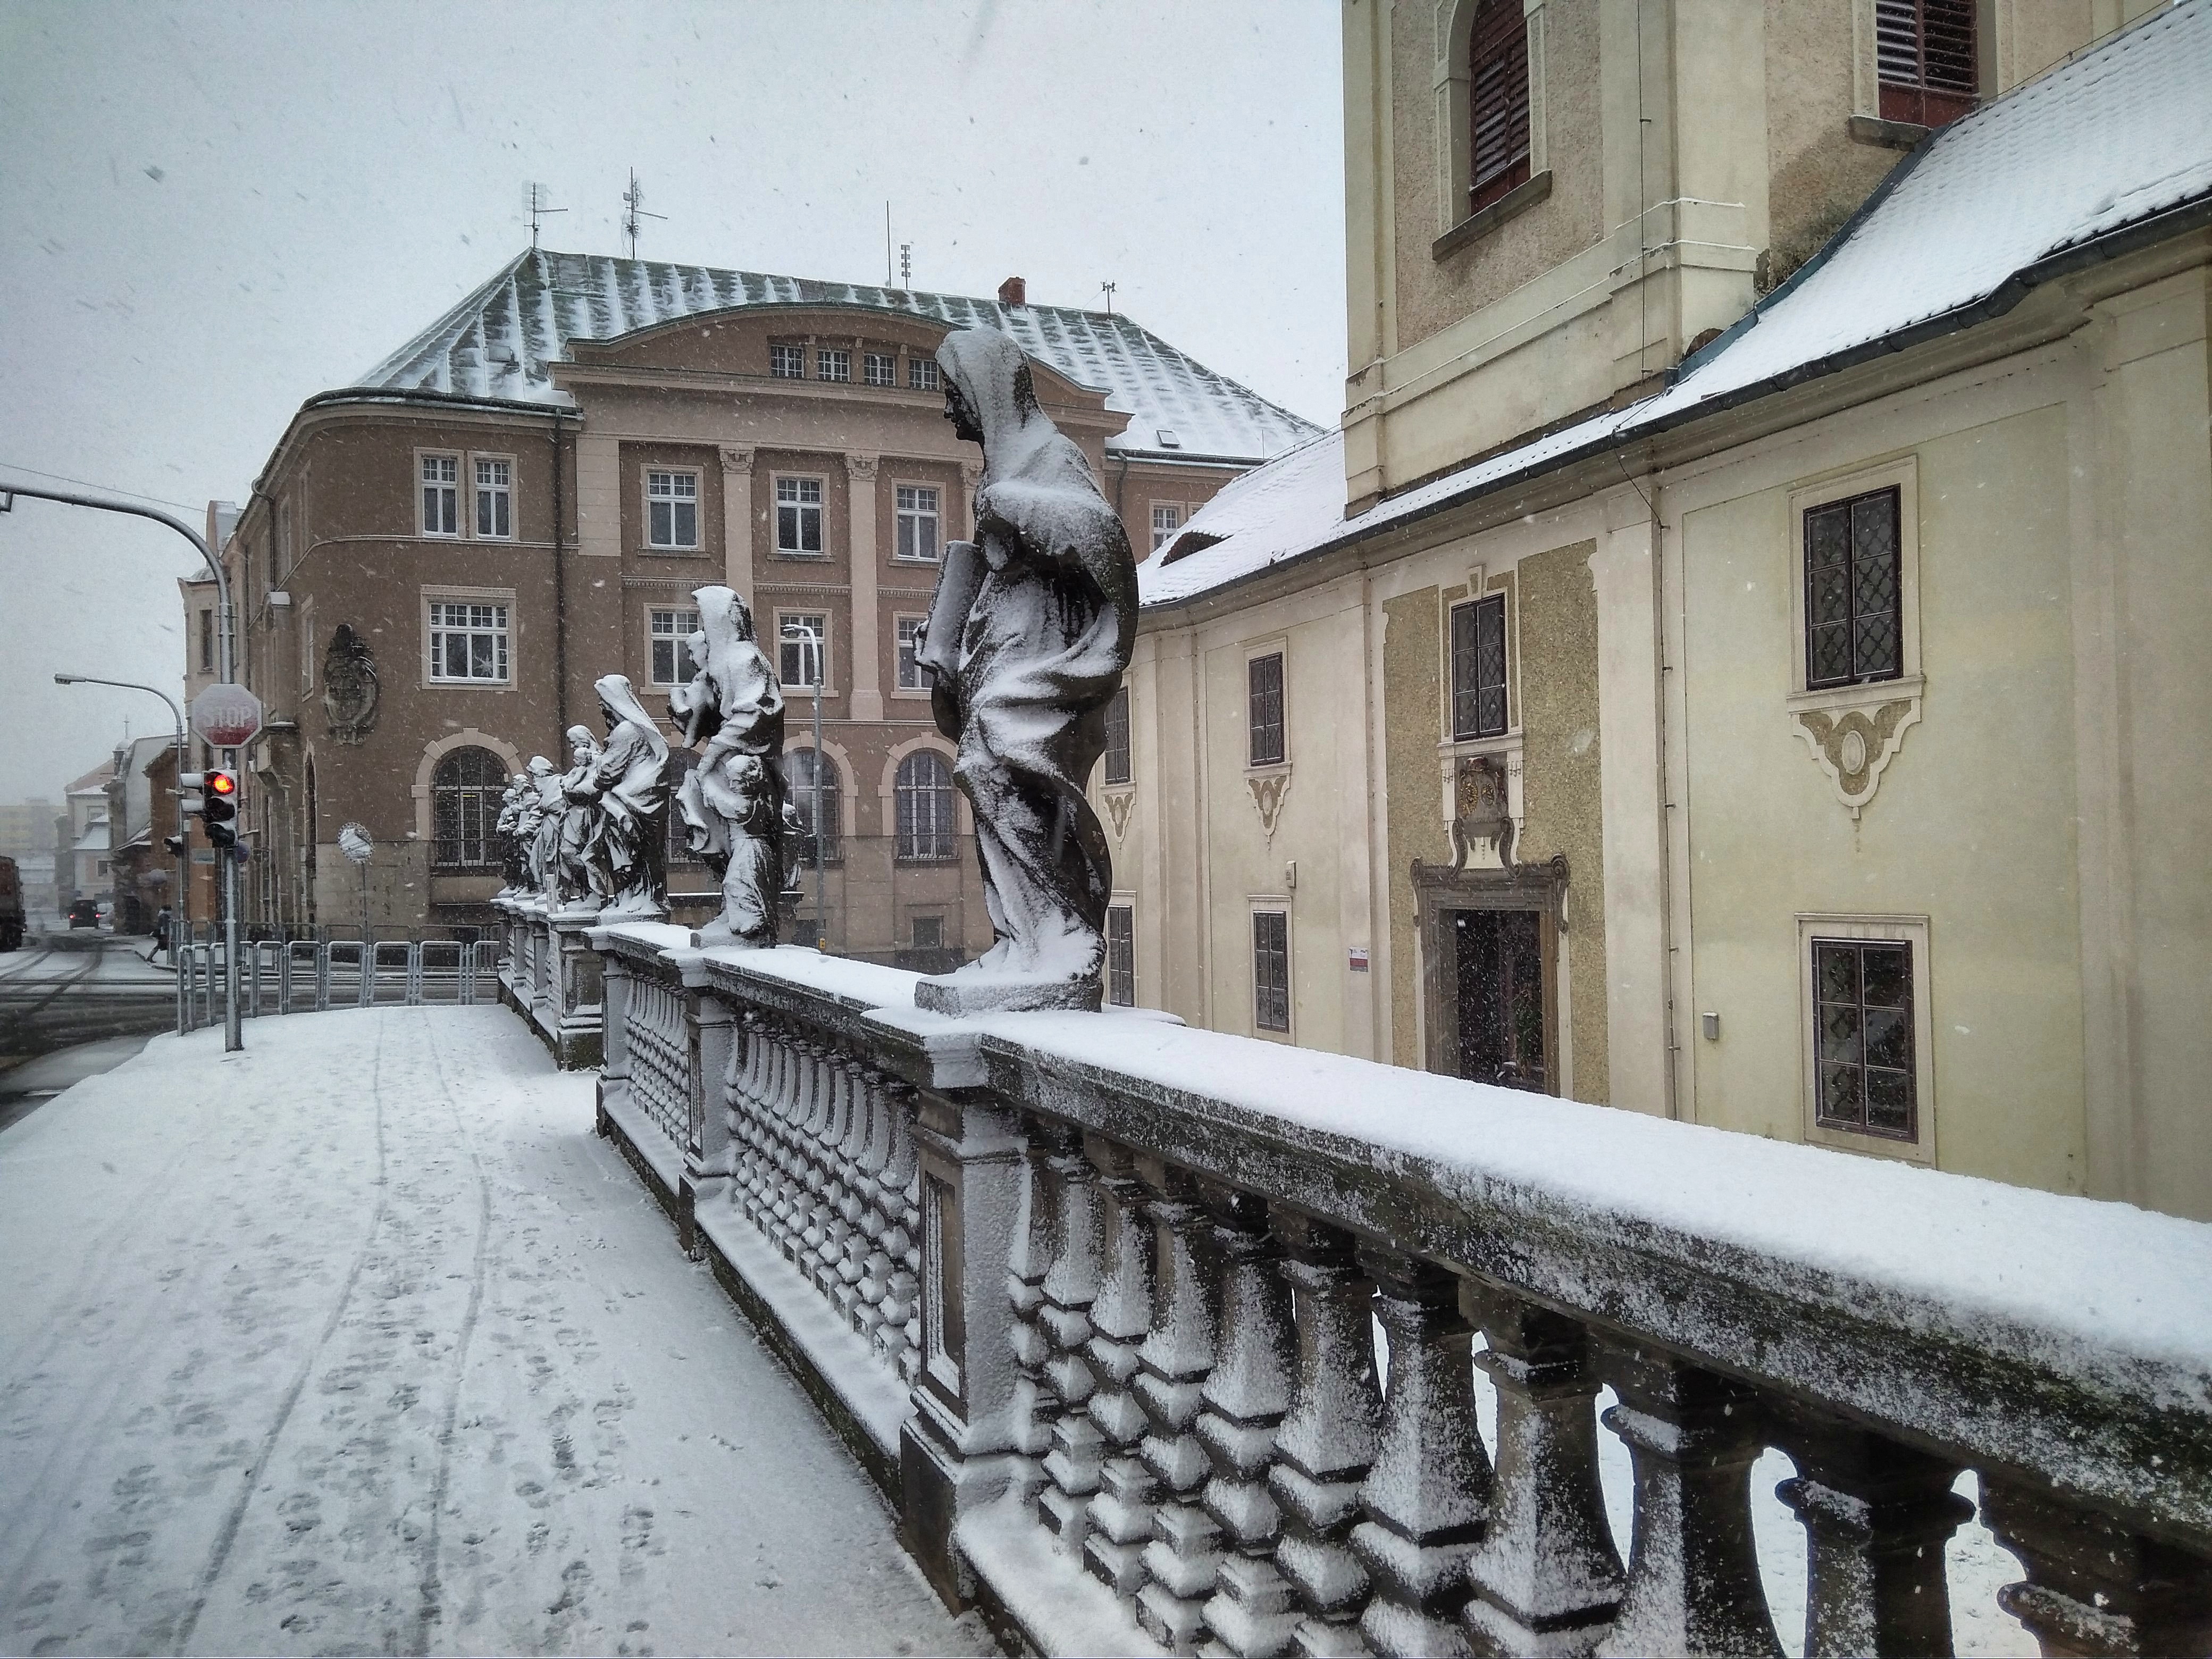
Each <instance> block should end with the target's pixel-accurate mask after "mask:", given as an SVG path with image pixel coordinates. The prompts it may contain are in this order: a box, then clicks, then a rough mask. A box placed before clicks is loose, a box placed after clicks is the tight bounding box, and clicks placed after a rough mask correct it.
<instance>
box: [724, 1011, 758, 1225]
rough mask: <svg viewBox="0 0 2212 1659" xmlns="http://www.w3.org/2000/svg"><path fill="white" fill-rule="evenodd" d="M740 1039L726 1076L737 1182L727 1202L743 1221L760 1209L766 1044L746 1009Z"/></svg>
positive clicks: (754, 1015) (750, 1217)
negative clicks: (736, 1152) (728, 1078)
mask: <svg viewBox="0 0 2212 1659" xmlns="http://www.w3.org/2000/svg"><path fill="white" fill-rule="evenodd" d="M739 1024H740V1025H741V1027H742V1028H743V1036H742V1037H741V1038H740V1040H739V1042H738V1053H737V1057H736V1062H735V1064H734V1065H733V1066H732V1068H731V1073H730V1093H729V1109H730V1139H732V1141H733V1142H734V1143H735V1144H736V1146H737V1148H738V1178H737V1181H736V1182H735V1183H734V1185H733V1187H732V1191H731V1194H730V1201H731V1202H732V1204H734V1205H735V1206H737V1208H738V1213H739V1214H741V1215H743V1216H744V1218H745V1219H746V1220H747V1221H752V1220H753V1219H754V1217H755V1216H756V1215H757V1212H758V1210H759V1206H760V1164H761V1123H760V1079H761V1073H762V1063H763V1058H762V1057H763V1053H764V1052H765V1050H766V1049H767V1047H768V1042H767V1038H766V1036H765V1035H764V1032H763V1026H762V1023H761V1018H760V1016H759V1014H757V1013H756V1012H754V1011H753V1010H751V1009H750V1008H748V1009H746V1010H745V1012H744V1014H743V1015H742V1016H741V1017H740V1019H739Z"/></svg>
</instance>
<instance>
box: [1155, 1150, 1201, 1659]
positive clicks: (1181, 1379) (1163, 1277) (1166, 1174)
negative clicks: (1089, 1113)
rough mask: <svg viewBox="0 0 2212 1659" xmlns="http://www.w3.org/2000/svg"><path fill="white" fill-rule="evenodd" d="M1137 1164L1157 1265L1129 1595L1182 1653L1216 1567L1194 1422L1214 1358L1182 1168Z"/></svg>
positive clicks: (1197, 1210) (1195, 1207)
mask: <svg viewBox="0 0 2212 1659" xmlns="http://www.w3.org/2000/svg"><path fill="white" fill-rule="evenodd" d="M1137 1170H1138V1176H1139V1179H1140V1180H1141V1181H1143V1182H1144V1184H1145V1190H1146V1193H1147V1194H1149V1195H1150V1200H1151V1201H1150V1202H1149V1203H1148V1204H1147V1205H1146V1209H1148V1210H1149V1211H1150V1212H1152V1219H1153V1223H1154V1225H1155V1227H1156V1229H1157V1230H1158V1231H1157V1234H1156V1239H1157V1244H1158V1254H1157V1256H1156V1258H1155V1260H1156V1261H1157V1262H1158V1288H1157V1290H1156V1291H1155V1293H1154V1297H1153V1302H1152V1330H1151V1331H1150V1332H1149V1333H1148V1334H1146V1337H1145V1343H1144V1346H1143V1347H1141V1348H1139V1350H1138V1351H1137V1400H1138V1403H1139V1404H1140V1405H1142V1406H1143V1407H1144V1408H1145V1419H1146V1425H1147V1427H1148V1430H1149V1431H1148V1432H1147V1433H1146V1436H1145V1438H1144V1443H1143V1445H1142V1447H1141V1449H1140V1450H1139V1455H1140V1456H1141V1457H1142V1458H1143V1459H1144V1463H1145V1468H1146V1472H1147V1473H1149V1474H1151V1475H1152V1479H1153V1480H1154V1481H1155V1482H1156V1483H1158V1484H1157V1491H1158V1497H1157V1499H1156V1503H1157V1507H1156V1508H1155V1509H1154V1510H1153V1512H1152V1542H1150V1543H1149V1544H1147V1545H1146V1546H1145V1552H1144V1555H1143V1558H1142V1559H1143V1564H1144V1569H1145V1573H1146V1577H1148V1578H1149V1579H1150V1580H1151V1582H1150V1583H1147V1584H1146V1585H1145V1586H1144V1588H1143V1589H1140V1590H1139V1591H1138V1593H1137V1622H1138V1623H1139V1624H1140V1625H1142V1626H1144V1628H1145V1632H1146V1634H1147V1635H1149V1636H1150V1637H1152V1639H1153V1640H1154V1641H1156V1642H1158V1644H1160V1645H1161V1646H1162V1647H1164V1648H1169V1649H1171V1650H1174V1651H1175V1652H1176V1653H1188V1652H1190V1651H1192V1650H1193V1649H1194V1647H1195V1646H1196V1645H1197V1642H1198V1637H1199V1632H1200V1629H1201V1628H1202V1625H1203V1619H1202V1614H1203V1611H1204V1607H1205V1603H1206V1597H1207V1596H1208V1595H1212V1593H1213V1582H1214V1577H1215V1574H1216V1572H1217V1571H1218V1569H1219V1567H1220V1565H1221V1551H1220V1533H1221V1529H1220V1528H1219V1527H1218V1525H1217V1524H1216V1523H1215V1522H1214V1519H1213V1517H1212V1516H1210V1515H1208V1514H1207V1513H1206V1510H1205V1508H1204V1507H1203V1506H1202V1505H1201V1504H1200V1502H1199V1492H1200V1488H1201V1487H1202V1486H1204V1485H1205V1482H1206V1477H1207V1476H1208V1475H1209V1474H1211V1473H1212V1464H1211V1463H1210V1462H1208V1461H1207V1459H1206V1448H1205V1446H1204V1445H1203V1444H1202V1443H1200V1440H1199V1437H1198V1436H1197V1434H1196V1433H1195V1432H1194V1425H1195V1424H1196V1422H1197V1420H1198V1413H1199V1411H1200V1408H1201V1407H1202V1406H1203V1405H1204V1403H1205V1401H1204V1399H1203V1393H1204V1389H1205V1387H1206V1376H1207V1374H1208V1373H1209V1372H1211V1371H1212V1369H1213V1355H1214V1348H1213V1333H1214V1323H1213V1301H1212V1295H1211V1293H1210V1289H1209V1286H1208V1284H1207V1282H1206V1280H1207V1274H1206V1267H1205V1266H1203V1265H1202V1264H1201V1262H1200V1251H1201V1249H1203V1248H1204V1247H1205V1243H1206V1238H1205V1236H1206V1231H1207V1226H1206V1212H1205V1211H1204V1210H1203V1209H1202V1208H1201V1207H1200V1206H1199V1204H1198V1203H1197V1202H1196V1198H1197V1191H1196V1188H1195V1187H1194V1184H1193V1182H1192V1181H1191V1179H1190V1177H1189V1176H1188V1175H1186V1174H1185V1173H1184V1172H1183V1171H1182V1170H1177V1169H1175V1168H1172V1167H1170V1166H1169V1165H1166V1164H1160V1163H1157V1162H1154V1161H1153V1160H1151V1159H1149V1158H1139V1160H1138V1163H1137Z"/></svg>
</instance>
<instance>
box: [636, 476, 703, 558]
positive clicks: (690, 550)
mask: <svg viewBox="0 0 2212 1659" xmlns="http://www.w3.org/2000/svg"><path fill="white" fill-rule="evenodd" d="M656 472H688V473H690V475H691V487H692V489H693V490H694V491H695V492H696V493H695V494H694V495H692V498H691V500H692V518H691V536H692V538H691V540H690V542H688V543H683V544H676V545H672V546H668V547H659V546H655V545H654V544H653V474H654V473H656ZM664 499H665V498H664ZM637 501H638V524H637V528H638V552H639V553H640V554H641V555H642V556H645V557H647V558H649V559H669V558H678V559H689V558H696V557H699V556H702V555H703V554H704V553H705V552H706V551H707V544H708V538H707V469H706V468H705V467H704V466H702V465H700V464H699V463H698V462H696V461H655V460H641V461H640V462H638V463H637ZM672 527H673V526H671V528H672Z"/></svg>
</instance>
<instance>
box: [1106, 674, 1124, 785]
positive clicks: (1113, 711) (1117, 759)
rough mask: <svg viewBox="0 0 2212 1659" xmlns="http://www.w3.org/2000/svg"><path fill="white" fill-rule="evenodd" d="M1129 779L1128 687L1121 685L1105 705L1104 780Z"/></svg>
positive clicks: (1120, 780) (1116, 781)
mask: <svg viewBox="0 0 2212 1659" xmlns="http://www.w3.org/2000/svg"><path fill="white" fill-rule="evenodd" d="M1106 781H1107V782H1109V783H1127V782H1128V781H1129V688H1128V687H1127V686H1126V685H1125V686H1122V687H1121V689H1120V690H1116V691H1115V693H1114V696H1113V700H1112V701H1111V702H1109V703H1108V704H1107V705H1106Z"/></svg>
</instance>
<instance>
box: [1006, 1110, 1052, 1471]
mask: <svg viewBox="0 0 2212 1659" xmlns="http://www.w3.org/2000/svg"><path fill="white" fill-rule="evenodd" d="M1021 1127H1022V1131H1023V1143H1022V1165H1023V1167H1022V1181H1021V1185H1020V1200H1019V1203H1018V1207H1017V1209H1016V1211H1015V1214H1014V1228H1013V1238H1012V1245H1011V1248H1010V1249H1008V1251H1007V1256H1006V1300H1007V1302H1008V1304H1010V1305H1011V1306H1012V1309H1013V1323H1012V1327H1011V1328H1010V1329H1009V1331H1008V1333H1007V1341H1008V1342H1009V1344H1010V1345H1011V1346H1012V1348H1013V1351H1014V1364H1015V1366H1016V1368H1017V1370H1018V1372H1019V1375H1018V1376H1016V1377H1015V1379H1014V1397H1013V1403H1012V1406H1011V1407H1008V1413H1009V1421H1010V1423H1011V1425H1012V1426H1011V1429H1010V1433H1011V1435H1012V1441H1013V1447H1014V1450H1015V1452H1016V1453H1017V1457H1016V1460H1015V1470H1014V1476H1013V1483H1012V1484H1013V1489H1014V1491H1015V1492H1018V1494H1019V1496H1020V1500H1021V1502H1022V1503H1024V1504H1028V1503H1030V1501H1032V1500H1033V1499H1034V1498H1036V1495H1037V1493H1038V1492H1039V1491H1040V1490H1041V1489H1042V1487H1043V1486H1044V1484H1045V1478H1046V1477H1045V1473H1044V1457H1045V1454H1046V1453H1047V1452H1048V1451H1049V1450H1051V1449H1052V1422H1053V1418H1054V1415H1055V1414H1056V1413H1057V1407H1058V1404H1059V1401H1058V1399H1057V1397H1056V1396H1055V1395H1054V1394H1053V1391H1052V1384H1051V1383H1050V1382H1049V1381H1048V1379H1047V1377H1046V1376H1045V1370H1044V1366H1045V1361H1046V1360H1047V1359H1048V1358H1050V1357H1051V1353H1052V1340H1051V1338H1050V1337H1048V1335H1046V1334H1045V1331H1044V1328H1043V1325H1042V1313H1043V1310H1044V1276H1045V1274H1046V1273H1048V1271H1050V1269H1051V1267H1052V1248H1053V1236H1054V1233H1053V1230H1054V1225H1055V1220H1054V1214H1053V1203H1054V1194H1055V1192H1056V1190H1057V1187H1056V1183H1055V1182H1054V1181H1053V1179H1052V1176H1051V1173H1050V1171H1049V1170H1048V1169H1047V1168H1046V1160H1047V1159H1048V1158H1049V1157H1050V1156H1051V1147H1050V1145H1049V1142H1048V1139H1047V1136H1048V1133H1049V1131H1048V1127H1046V1126H1045V1125H1044V1124H1043V1123H1042V1122H1041V1121H1039V1120H1037V1119H1036V1118H1032V1117H1028V1116H1024V1118H1023V1119H1022V1120H1021Z"/></svg>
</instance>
